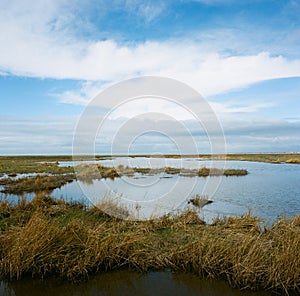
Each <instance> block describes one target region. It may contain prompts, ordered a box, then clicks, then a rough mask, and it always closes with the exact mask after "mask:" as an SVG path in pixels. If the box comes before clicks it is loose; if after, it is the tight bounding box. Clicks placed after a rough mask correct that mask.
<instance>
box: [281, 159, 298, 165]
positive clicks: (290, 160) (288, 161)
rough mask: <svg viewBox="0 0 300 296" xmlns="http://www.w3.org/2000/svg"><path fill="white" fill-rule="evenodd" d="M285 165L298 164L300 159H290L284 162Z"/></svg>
mask: <svg viewBox="0 0 300 296" xmlns="http://www.w3.org/2000/svg"><path fill="white" fill-rule="evenodd" d="M285 163H295V164H298V163H300V159H298V158H290V159H288V160H286V161H285Z"/></svg>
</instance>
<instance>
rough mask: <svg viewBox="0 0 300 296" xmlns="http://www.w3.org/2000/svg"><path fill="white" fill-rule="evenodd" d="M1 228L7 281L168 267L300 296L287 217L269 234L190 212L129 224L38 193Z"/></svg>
mask: <svg viewBox="0 0 300 296" xmlns="http://www.w3.org/2000/svg"><path fill="white" fill-rule="evenodd" d="M114 206H115V205H114ZM0 229H1V232H0V273H1V275H2V276H4V277H6V278H7V279H21V278H22V277H24V276H25V275H31V276H33V277H40V278H44V277H47V276H53V275H54V276H58V277H61V278H63V279H67V280H70V281H81V280H85V279H87V278H88V276H89V275H90V274H94V273H96V272H105V271H108V270H115V269H121V268H127V269H130V270H137V271H141V272H144V271H148V270H164V269H166V268H170V269H172V270H174V271H184V272H191V273H195V274H197V275H199V276H200V277H209V278H226V279H227V280H228V282H229V283H230V284H231V285H232V286H233V287H237V288H242V289H251V290H257V289H270V290H272V291H274V292H278V293H285V294H287V295H288V294H292V293H295V294H296V293H299V292H300V254H299V250H300V216H296V217H294V218H293V219H285V218H283V217H281V218H280V219H279V220H278V221H277V222H276V223H275V224H274V225H272V226H271V227H269V228H267V227H261V223H260V221H259V219H258V218H256V217H253V216H251V214H250V213H249V214H247V215H244V216H241V217H229V218H224V219H216V220H215V221H214V223H212V224H210V225H205V223H204V222H203V221H202V220H201V219H200V218H199V216H198V214H197V213H196V212H194V211H191V210H189V211H187V212H184V213H182V214H180V215H168V216H164V217H161V218H159V219H153V220H147V221H131V220H123V219H117V218H112V217H110V216H109V215H108V214H106V213H104V212H103V211H102V210H101V209H100V208H98V207H97V208H96V207H91V208H86V207H85V206H84V204H80V203H67V202H65V201H63V200H55V199H53V198H51V197H49V196H43V195H39V196H37V197H36V198H35V199H33V200H32V201H30V202H26V201H25V200H20V201H19V202H18V203H16V204H14V205H12V204H10V203H8V202H7V201H2V202H1V203H0Z"/></svg>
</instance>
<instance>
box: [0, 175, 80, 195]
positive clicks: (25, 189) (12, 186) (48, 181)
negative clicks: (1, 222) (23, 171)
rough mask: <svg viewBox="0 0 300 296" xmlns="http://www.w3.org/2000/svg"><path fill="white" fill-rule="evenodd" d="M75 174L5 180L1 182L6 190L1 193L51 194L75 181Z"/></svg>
mask: <svg viewBox="0 0 300 296" xmlns="http://www.w3.org/2000/svg"><path fill="white" fill-rule="evenodd" d="M74 178H75V176H74V174H66V175H53V176H51V175H41V174H39V175H36V176H34V177H25V178H19V179H13V178H5V179H2V180H1V182H0V183H1V185H4V189H3V190H2V191H1V192H3V193H8V194H23V193H30V192H41V191H46V192H51V191H52V190H54V189H55V188H60V187H61V186H63V185H65V184H66V183H70V182H72V181H73V180H74Z"/></svg>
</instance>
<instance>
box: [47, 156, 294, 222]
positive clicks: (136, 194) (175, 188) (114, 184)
mask: <svg viewBox="0 0 300 296" xmlns="http://www.w3.org/2000/svg"><path fill="white" fill-rule="evenodd" d="M100 163H102V164H104V165H106V166H117V165H119V164H123V165H128V166H131V167H152V168H160V167H165V166H170V167H178V168H180V167H182V168H189V169H194V168H201V167H203V166H206V167H210V166H212V165H211V162H210V161H208V160H204V161H203V160H201V161H199V160H198V159H183V160H181V159H159V158H157V159H155V158H152V159H151V158H150V159H149V158H132V159H131V158H115V159H113V160H102V161H100ZM216 163H217V166H218V162H215V163H214V167H215V166H216V165H215V164H216ZM223 164H224V163H223V162H220V165H219V166H222V165H223ZM61 165H70V163H68V162H66V163H61ZM225 167H226V168H234V169H247V170H248V172H249V174H248V175H247V176H239V177H235V176H233V177H207V178H203V177H193V178H191V177H183V176H178V175H167V174H163V173H162V174H159V175H139V174H135V176H134V177H122V178H117V179H115V180H110V179H106V180H94V181H93V183H92V184H85V183H83V182H80V181H77V182H73V183H71V184H67V185H65V186H64V187H62V188H61V189H56V190H55V191H54V192H53V195H54V196H56V197H60V196H62V197H64V198H70V197H72V198H73V199H76V200H78V199H79V200H80V199H83V200H84V199H86V197H87V196H88V197H89V199H90V200H91V201H92V202H97V200H98V199H101V198H103V196H105V195H112V194H115V195H116V196H121V198H122V199H123V200H128V201H129V203H131V204H134V203H135V202H136V203H139V204H142V205H143V203H144V204H145V205H146V206H145V208H144V212H142V213H139V214H140V215H144V216H142V218H147V215H148V216H149V215H151V214H153V212H154V214H155V211H157V207H158V208H159V210H158V212H157V214H158V215H159V214H163V213H165V212H168V211H170V210H172V209H173V210H175V211H176V210H181V209H183V208H185V207H186V206H187V201H188V199H189V198H190V197H193V196H194V195H195V194H202V195H203V194H204V195H208V197H209V198H210V199H211V200H213V203H211V204H209V205H207V206H205V207H204V208H203V209H202V211H201V213H200V215H201V216H202V218H203V219H204V220H205V221H206V222H211V221H212V220H213V219H214V218H215V217H216V216H228V215H241V214H243V213H246V212H248V211H249V210H251V211H252V213H253V214H254V215H258V216H259V217H261V218H263V219H265V221H266V222H267V223H268V224H271V223H273V222H274V221H275V220H276V219H277V218H278V217H279V216H280V215H281V214H282V215H285V216H287V217H292V216H295V215H297V214H300V165H297V164H271V163H261V162H247V161H227V162H226V163H225ZM209 180H214V181H215V183H214V184H215V185H216V187H213V188H208V187H209V186H208V187H207V184H208V182H209ZM214 184H213V185H214ZM205 186H206V187H205ZM212 189H213V190H212ZM155 206H157V207H155ZM147 210H148V211H147Z"/></svg>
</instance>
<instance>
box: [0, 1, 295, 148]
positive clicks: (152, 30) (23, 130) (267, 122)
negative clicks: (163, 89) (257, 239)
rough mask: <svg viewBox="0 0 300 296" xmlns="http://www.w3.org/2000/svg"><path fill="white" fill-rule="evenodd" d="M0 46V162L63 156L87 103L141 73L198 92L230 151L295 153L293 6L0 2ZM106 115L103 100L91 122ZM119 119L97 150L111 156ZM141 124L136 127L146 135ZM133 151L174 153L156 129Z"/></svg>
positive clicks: (202, 142)
mask: <svg viewBox="0 0 300 296" xmlns="http://www.w3.org/2000/svg"><path fill="white" fill-rule="evenodd" d="M0 45H1V46H0V102H1V109H0V141H1V145H0V154H70V153H71V152H72V141H73V135H74V129H75V127H76V123H77V121H78V119H79V118H80V115H81V114H82V112H83V110H84V109H85V107H86V106H87V104H88V103H89V102H90V101H91V100H92V99H93V97H94V96H95V95H97V94H98V93H99V92H101V91H102V90H103V89H105V88H107V87H108V86H111V85H113V84H115V83H117V82H120V81H122V80H124V79H129V78H133V77H141V76H144V75H155V76H163V77H169V78H173V79H176V80H178V81H181V82H184V83H186V84H187V85H189V86H191V87H193V88H194V89H196V90H197V91H198V92H199V93H200V94H201V95H202V96H203V97H204V98H205V99H206V100H207V101H208V102H209V103H210V105H211V107H212V108H213V109H214V111H215V113H216V115H217V116H218V118H219V120H220V123H221V125H222V127H223V130H224V134H225V137H226V144H227V151H228V152H290V151H295V152H300V1H299V0H286V1H284V0H272V1H271V0H252V1H250V0H244V1H238V0H223V1H222V0H198V1H196V0H178V1H171V0H169V1H167V0H166V1H163V0H161V1H160V0H157V1H149V0H148V1H147V0H146V1H136V0H112V1H104V0H98V1H96V0H88V1H79V0H75V1H57V0H45V1H33V0H32V1H30V0H24V1H21V0H20V1H16V0H15V1H8V0H1V1H0ZM110 107H112V106H110V105H109V102H103V105H101V106H100V108H99V116H105V113H106V112H107V110H109V108H110ZM155 107H156V108H157V110H156V111H157V112H160V113H163V112H164V106H160V105H157V106H155ZM136 108H139V111H140V112H146V111H147V110H149V106H146V105H143V106H136ZM151 108H152V109H153V106H151ZM192 108H199V106H197V104H195V105H193V106H192ZM152 109H151V110H152ZM117 114H119V115H118V116H119V118H118V116H116V117H114V118H110V119H108V120H109V124H108V126H110V127H111V130H107V133H108V134H107V135H99V141H100V139H101V141H102V142H101V143H100V144H99V145H98V146H97V145H96V146H97V151H96V152H97V153H108V152H110V151H109V147H110V145H111V141H112V139H111V137H110V136H111V134H112V133H113V132H115V131H114V130H113V128H115V129H117V128H118V122H124V118H130V116H131V115H132V114H131V113H130V108H124V109H121V110H119V112H118V113H117ZM130 114H131V115H130ZM176 114H177V120H178V121H183V122H184V121H188V120H187V118H184V117H182V114H181V113H180V110H178V111H177V113H176ZM146 119H147V120H145V118H144V120H141V119H140V118H135V119H134V120H135V123H136V124H137V125H139V126H143V124H145V129H146V128H149V126H151V122H152V121H151V120H152V119H151V118H150V119H149V118H146ZM149 120H150V121H149ZM146 121H147V124H146V123H145V122H146ZM149 122H150V123H149ZM188 124H190V126H191V130H192V134H193V135H194V137H195V141H196V142H197V145H199V147H203V148H201V149H200V152H204V153H206V152H209V147H208V146H207V142H208V140H207V139H206V138H205V137H203V135H202V136H199V134H201V132H199V131H198V130H197V128H195V127H194V128H193V124H191V123H188ZM153 125H155V126H158V125H157V124H156V123H155V122H153ZM160 125H161V126H164V125H166V126H168V120H166V119H165V120H161V121H160ZM127 132H130V131H127ZM131 132H132V131H131ZM177 137H178V139H176V138H175V142H176V141H177V140H178V141H184V140H186V142H188V141H189V139H188V138H187V137H186V135H183V134H182V135H180V136H179V135H177ZM179 137H180V138H179ZM134 143H135V146H134V147H130V149H129V150H130V151H134V152H135V153H174V152H178V151H176V149H175V148H174V145H173V142H172V141H170V139H168V138H167V137H165V138H164V137H162V136H161V135H159V133H157V134H156V135H153V134H151V133H149V135H148V136H147V135H146V134H144V135H143V137H141V138H140V139H138V140H136V141H135V142H134ZM120 145H121V144H120ZM204 147H205V148H204ZM126 149H128V147H121V146H120V149H119V152H124V151H125V150H126Z"/></svg>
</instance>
